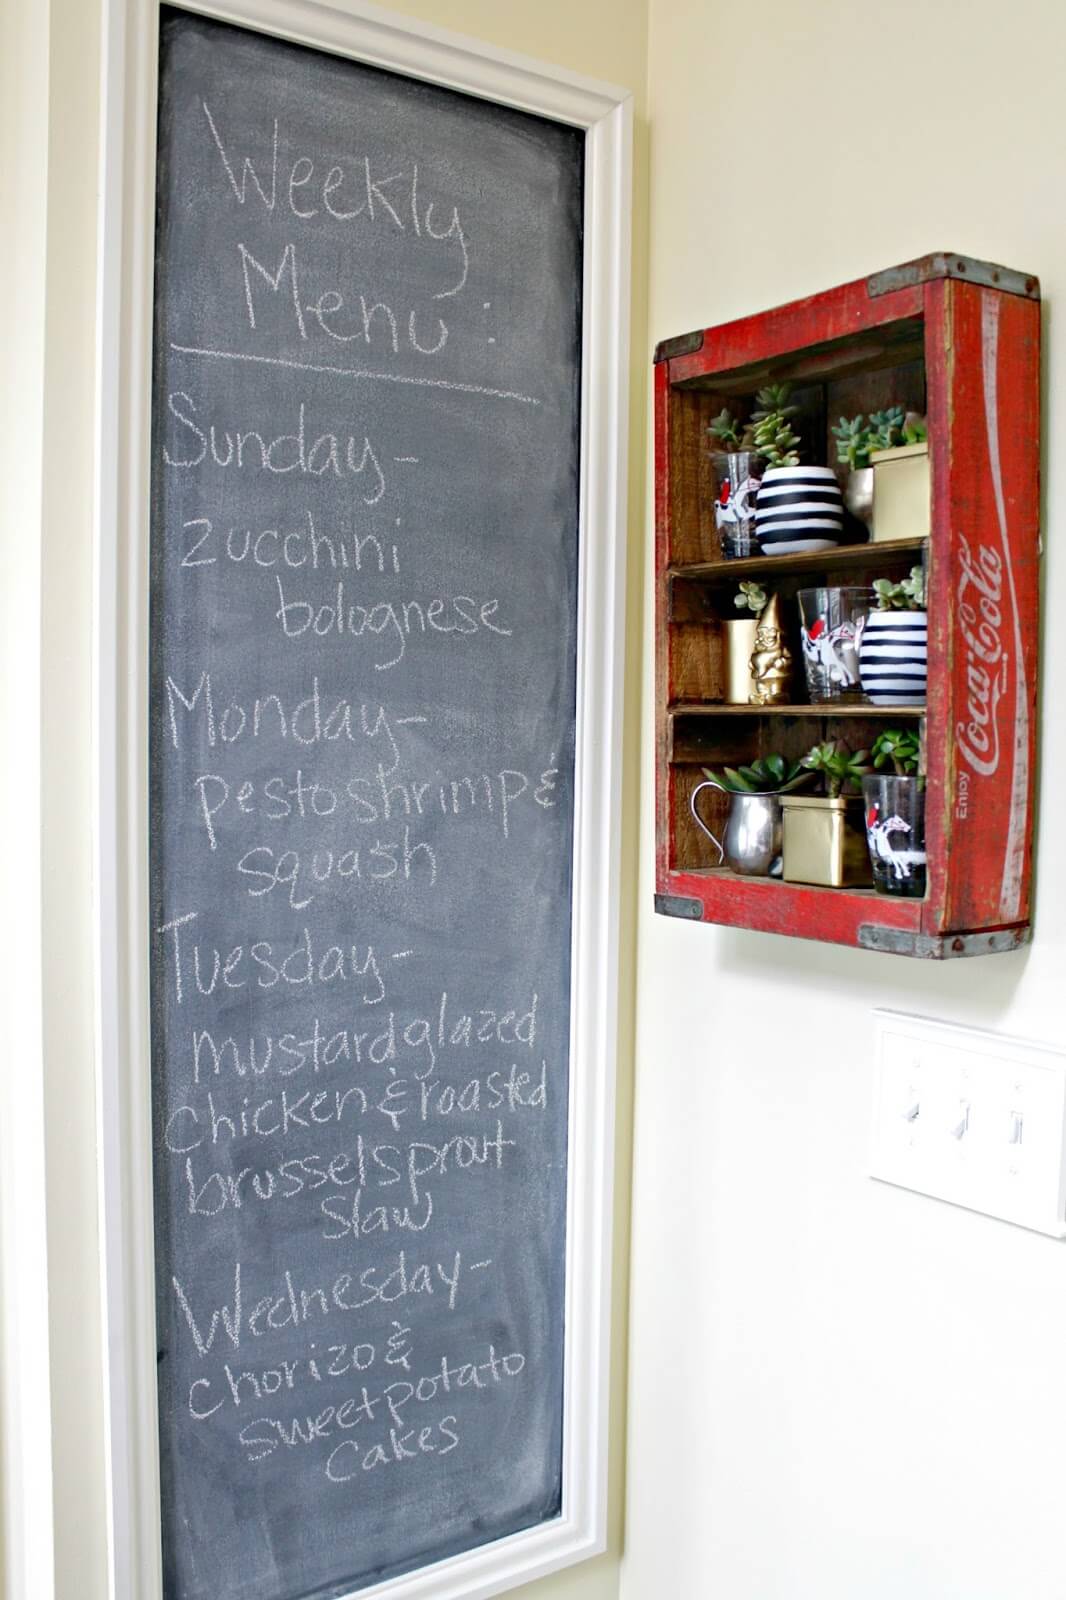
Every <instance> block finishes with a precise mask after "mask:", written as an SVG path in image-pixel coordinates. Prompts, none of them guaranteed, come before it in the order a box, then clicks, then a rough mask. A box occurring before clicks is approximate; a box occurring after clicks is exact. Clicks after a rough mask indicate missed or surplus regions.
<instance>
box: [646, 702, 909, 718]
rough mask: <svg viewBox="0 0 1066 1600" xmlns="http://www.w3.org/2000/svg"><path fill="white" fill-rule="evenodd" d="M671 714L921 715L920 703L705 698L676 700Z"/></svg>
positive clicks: (785, 715)
mask: <svg viewBox="0 0 1066 1600" xmlns="http://www.w3.org/2000/svg"><path fill="white" fill-rule="evenodd" d="M667 710H668V712H669V715H670V716H671V717H878V718H884V719H885V720H886V721H888V720H890V719H891V718H892V717H924V716H925V713H926V708H925V706H924V705H920V706H868V705H862V704H856V703H853V702H850V701H849V702H848V703H847V704H844V705H842V704H841V703H840V702H839V701H836V700H832V701H829V702H828V703H827V704H826V705H820V706H810V705H802V706H744V705H720V704H712V703H710V702H708V701H706V700H678V701H676V702H675V704H674V705H672V706H668V707H667Z"/></svg>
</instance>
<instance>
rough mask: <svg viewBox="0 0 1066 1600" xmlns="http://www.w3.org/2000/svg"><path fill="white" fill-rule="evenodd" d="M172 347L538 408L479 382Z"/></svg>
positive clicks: (534, 401) (216, 358) (213, 356)
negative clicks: (454, 380) (413, 376)
mask: <svg viewBox="0 0 1066 1600" xmlns="http://www.w3.org/2000/svg"><path fill="white" fill-rule="evenodd" d="M170 348H171V349H172V350H174V351H176V352H177V354H178V355H182V356H207V357H209V358H210V359H211V360H212V361H254V362H258V363H259V364H260V365H262V366H267V367H289V368H291V369H292V370H293V371H295V372H328V373H330V374H332V376H333V377H335V378H370V379H372V380H374V381H376V382H379V383H410V384H414V385H415V386H416V387H418V388H420V389H458V390H460V391H461V392H462V393H463V394H483V395H486V396H487V397H488V399H490V400H518V401H520V402H521V404H522V405H525V406H539V405H540V401H539V400H537V399H536V398H535V397H534V396H533V395H531V394H519V393H518V392H517V391H516V390H514V389H487V388H485V387H484V386H483V385H482V384H479V383H453V382H452V381H451V380H450V379H449V378H410V377H405V376H404V375H403V374H402V373H399V372H372V371H371V370H370V368H369V367H331V366H327V365H325V364H322V363H319V362H316V361H289V360H288V359H287V358H286V357H285V356H253V355H247V354H246V353H245V352H244V351H242V350H203V349H201V348H200V347H199V346H197V345H192V344H175V342H174V341H173V339H172V340H171V342H170Z"/></svg>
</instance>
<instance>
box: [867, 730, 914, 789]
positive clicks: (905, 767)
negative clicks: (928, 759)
mask: <svg viewBox="0 0 1066 1600" xmlns="http://www.w3.org/2000/svg"><path fill="white" fill-rule="evenodd" d="M870 755H871V757H872V758H873V764H874V766H875V767H876V768H877V770H878V771H880V770H881V768H882V767H884V766H886V765H887V764H888V763H889V762H891V763H892V770H893V772H895V773H898V775H899V776H900V777H904V776H906V775H907V774H908V773H912V772H917V770H918V762H919V760H920V759H921V744H920V741H919V739H918V735H917V733H915V731H914V729H913V728H907V729H902V728H885V729H884V730H883V732H881V733H879V734H878V735H877V738H876V739H875V740H874V742H873V747H872V749H871V751H870Z"/></svg>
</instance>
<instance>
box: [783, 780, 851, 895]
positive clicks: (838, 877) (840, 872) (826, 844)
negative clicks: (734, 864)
mask: <svg viewBox="0 0 1066 1600" xmlns="http://www.w3.org/2000/svg"><path fill="white" fill-rule="evenodd" d="M781 807H782V811H783V814H784V830H783V837H784V849H783V853H784V871H783V876H784V878H785V880H786V881H787V882H788V883H817V884H822V885H824V886H825V887H826V888H829V889H849V888H856V887H858V886H859V885H862V884H869V883H872V882H873V877H872V875H871V871H870V855H869V851H868V850H867V848H866V835H865V833H864V831H863V825H862V815H863V813H862V796H861V795H843V796H840V797H839V798H838V799H835V800H827V799H823V798H821V797H820V796H817V795H807V794H786V795H782V797H781Z"/></svg>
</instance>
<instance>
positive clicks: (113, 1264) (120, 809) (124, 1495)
mask: <svg viewBox="0 0 1066 1600" xmlns="http://www.w3.org/2000/svg"><path fill="white" fill-rule="evenodd" d="M188 9H190V10H195V11H199V12H202V13H203V14H205V15H207V16H211V17H216V18H219V19H221V20H225V21H230V22H235V23H238V24H243V25H245V26H248V27H252V28H255V29H258V30H260V31H262V32H266V33H270V34H274V35H277V36H279V37H283V38H287V39H293V40H297V41H299V42H301V43H305V44H309V45H313V46H316V47H318V48H320V49H324V50H328V51H331V52H333V53H336V54H340V55H348V56H353V57H356V58H358V59H359V60H362V61H367V62H371V63H373V64H375V65H378V66H382V67H386V68H390V69H392V70H394V71H398V72H402V73H405V74H407V75H409V76H412V77H417V78H424V79H427V80H429V81H432V82H434V83H439V84H443V85H446V86H449V87H452V88H456V89H460V90H464V91H465V92H467V93H470V94H474V95H478V96H480V97H482V98H485V99H488V100H492V101H496V102H499V103H501V104H504V105H510V106H515V107H518V108H519V109H521V110H523V111H529V112H533V113H535V114H538V115H541V116H546V117H550V118H554V119H555V120H557V121H561V122H566V123H569V124H571V125H574V126H577V127H581V128H584V129H586V130H587V139H586V168H585V177H586V190H585V195H586V198H585V272H584V344H583V375H584V376H583V386H582V438H581V565H580V582H579V643H578V722H577V733H578V746H577V768H576V774H575V783H576V802H577V803H576V814H575V837H574V918H573V930H574V931H573V949H572V960H573V965H572V1021H571V1052H572V1055H571V1059H572V1064H573V1070H572V1073H571V1100H570V1119H569V1138H570V1177H569V1196H568V1236H567V1238H568V1261H567V1288H566V1351H565V1380H564V1435H563V1484H564V1494H563V1509H562V1515H561V1516H560V1517H559V1518H557V1519H555V1520H553V1521H552V1522H550V1523H546V1524H542V1525H541V1526H539V1527H536V1528H533V1529H530V1530H528V1531H527V1532H524V1533H519V1534H515V1535H512V1536H511V1537H509V1538H506V1539H501V1540H498V1541H496V1542H495V1543H493V1544H490V1545H487V1546H483V1547H481V1548H479V1549H477V1550H474V1551H471V1552H469V1553H467V1554H466V1555H462V1556H457V1557H454V1558H451V1559H449V1560H446V1561H442V1562H439V1563H436V1564H434V1565H432V1566H429V1567H424V1568H422V1569H420V1570H419V1571H417V1572H415V1573H412V1574H410V1575H407V1576H405V1577H401V1578H396V1579H392V1580H389V1581H388V1582H385V1583H382V1584H379V1585H376V1586H375V1587H373V1588H372V1589H369V1590H361V1591H359V1594H360V1600H363V1597H367V1596H370V1597H373V1600H460V1597H462V1600H481V1597H486V1596H489V1595H494V1594H499V1593H500V1592H502V1591H503V1590H506V1589H509V1588H512V1587H513V1586H515V1585H516V1584H519V1583H524V1582H527V1581H529V1580H531V1579H533V1578H536V1577H539V1576H541V1575H543V1574H545V1573H548V1572H551V1571H553V1570H555V1569H557V1568H559V1567H562V1566H565V1565H567V1564H569V1563H570V1562H573V1561H578V1560H581V1559H583V1558H584V1557H586V1556H591V1555H595V1554H597V1553H599V1552H600V1551H602V1550H603V1549H604V1546H605V1542H606V1515H607V1507H606V1497H607V1411H608V1368H609V1357H610V1348H609V1345H610V1300H609V1295H610V1252H611V1187H612V1160H613V1140H614V1071H615V1040H616V1016H617V1000H618V997H617V927H616V917H617V905H618V885H619V877H618V874H619V860H618V839H619V833H620V827H619V822H620V785H619V778H620V750H621V733H622V720H621V718H622V710H621V686H622V661H623V655H624V611H623V603H624V592H623V591H624V573H625V559H624V551H625V510H626V508H625V482H626V412H627V376H628V366H627V355H628V349H627V346H628V327H629V230H630V193H631V182H630V162H631V156H630V149H631V129H632V105H631V100H630V97H629V95H628V93H627V92H626V91H624V90H620V89H615V88H612V87H610V86H609V85H606V84H601V83H596V82H592V81H589V80H587V79H584V78H579V77H577V76H575V75H574V74H572V73H569V72H565V71H562V70H561V69H558V68H554V67H548V66H544V65H541V64H539V63H537V62H534V61H531V60H528V59H525V58H523V57H519V56H516V55H513V54H510V53H508V52H505V51H503V50H497V49H493V48H490V47H488V46H486V45H484V44H481V43H478V42H474V41H471V40H467V39H461V38H458V37H456V36H454V35H451V34H447V33H444V32H442V31H440V30H439V29H436V28H432V27H429V26H426V25H424V24H421V23H418V22H416V21H412V20H410V19H406V18H400V17H398V16H395V15H393V14H392V13H389V12H386V11H382V10H379V9H378V8H377V7H375V6H370V5H365V4H363V3H361V0H333V3H331V4H326V3H320V0H221V3H218V4H215V3H212V0H201V3H199V4H192V5H190V6H189V7H188ZM158 12H159V0H109V3H108V7H107V21H106V32H105V49H104V83H103V96H102V104H103V123H104V126H103V139H102V149H103V172H102V181H101V193H102V203H101V223H100V302H99V319H98V375H99V391H98V409H97V417H98V436H97V441H96V443H97V462H98V493H97V508H96V511H97V525H96V552H97V616H96V624H97V626H96V648H95V651H94V658H95V666H96V684H95V704H96V753H97V761H98V766H97V771H98V790H97V814H96V818H95V827H96V840H97V867H98V902H99V905H98V910H99V963H98V997H99V1005H98V1027H99V1039H98V1044H99V1062H100V1148H101V1152H102V1167H103V1181H102V1185H101V1193H102V1215H101V1229H102V1234H103V1238H104V1271H105V1280H106V1281H105V1296H104V1298H105V1315H106V1322H107V1328H106V1334H107V1336H106V1350H107V1373H106V1382H107V1386H108V1413H107V1414H108V1453H109V1466H110V1472H109V1511H110V1559H111V1593H112V1595H113V1597H114V1600H161V1592H162V1586H161V1575H160V1559H159V1463H158V1444H157V1432H156V1425H157V1415H156V1362H155V1310H154V1272H153V1223H152V1183H151V1137H150V1128H151V1119H150V1102H149V1093H150V1085H149V1072H148V1060H149V1044H148V1039H149V1033H148V941H147V937H146V934H147V928H148V895H147V774H148V762H147V661H148V641H147V634H148V610H147V530H148V525H149V523H148V505H149V496H148V486H149V409H150V408H149V394H150V384H149V379H150V372H151V333H152V261H153V222H154V185H155V107H156V60H157V44H158ZM220 1600H224V1597H221V1596H220Z"/></svg>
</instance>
